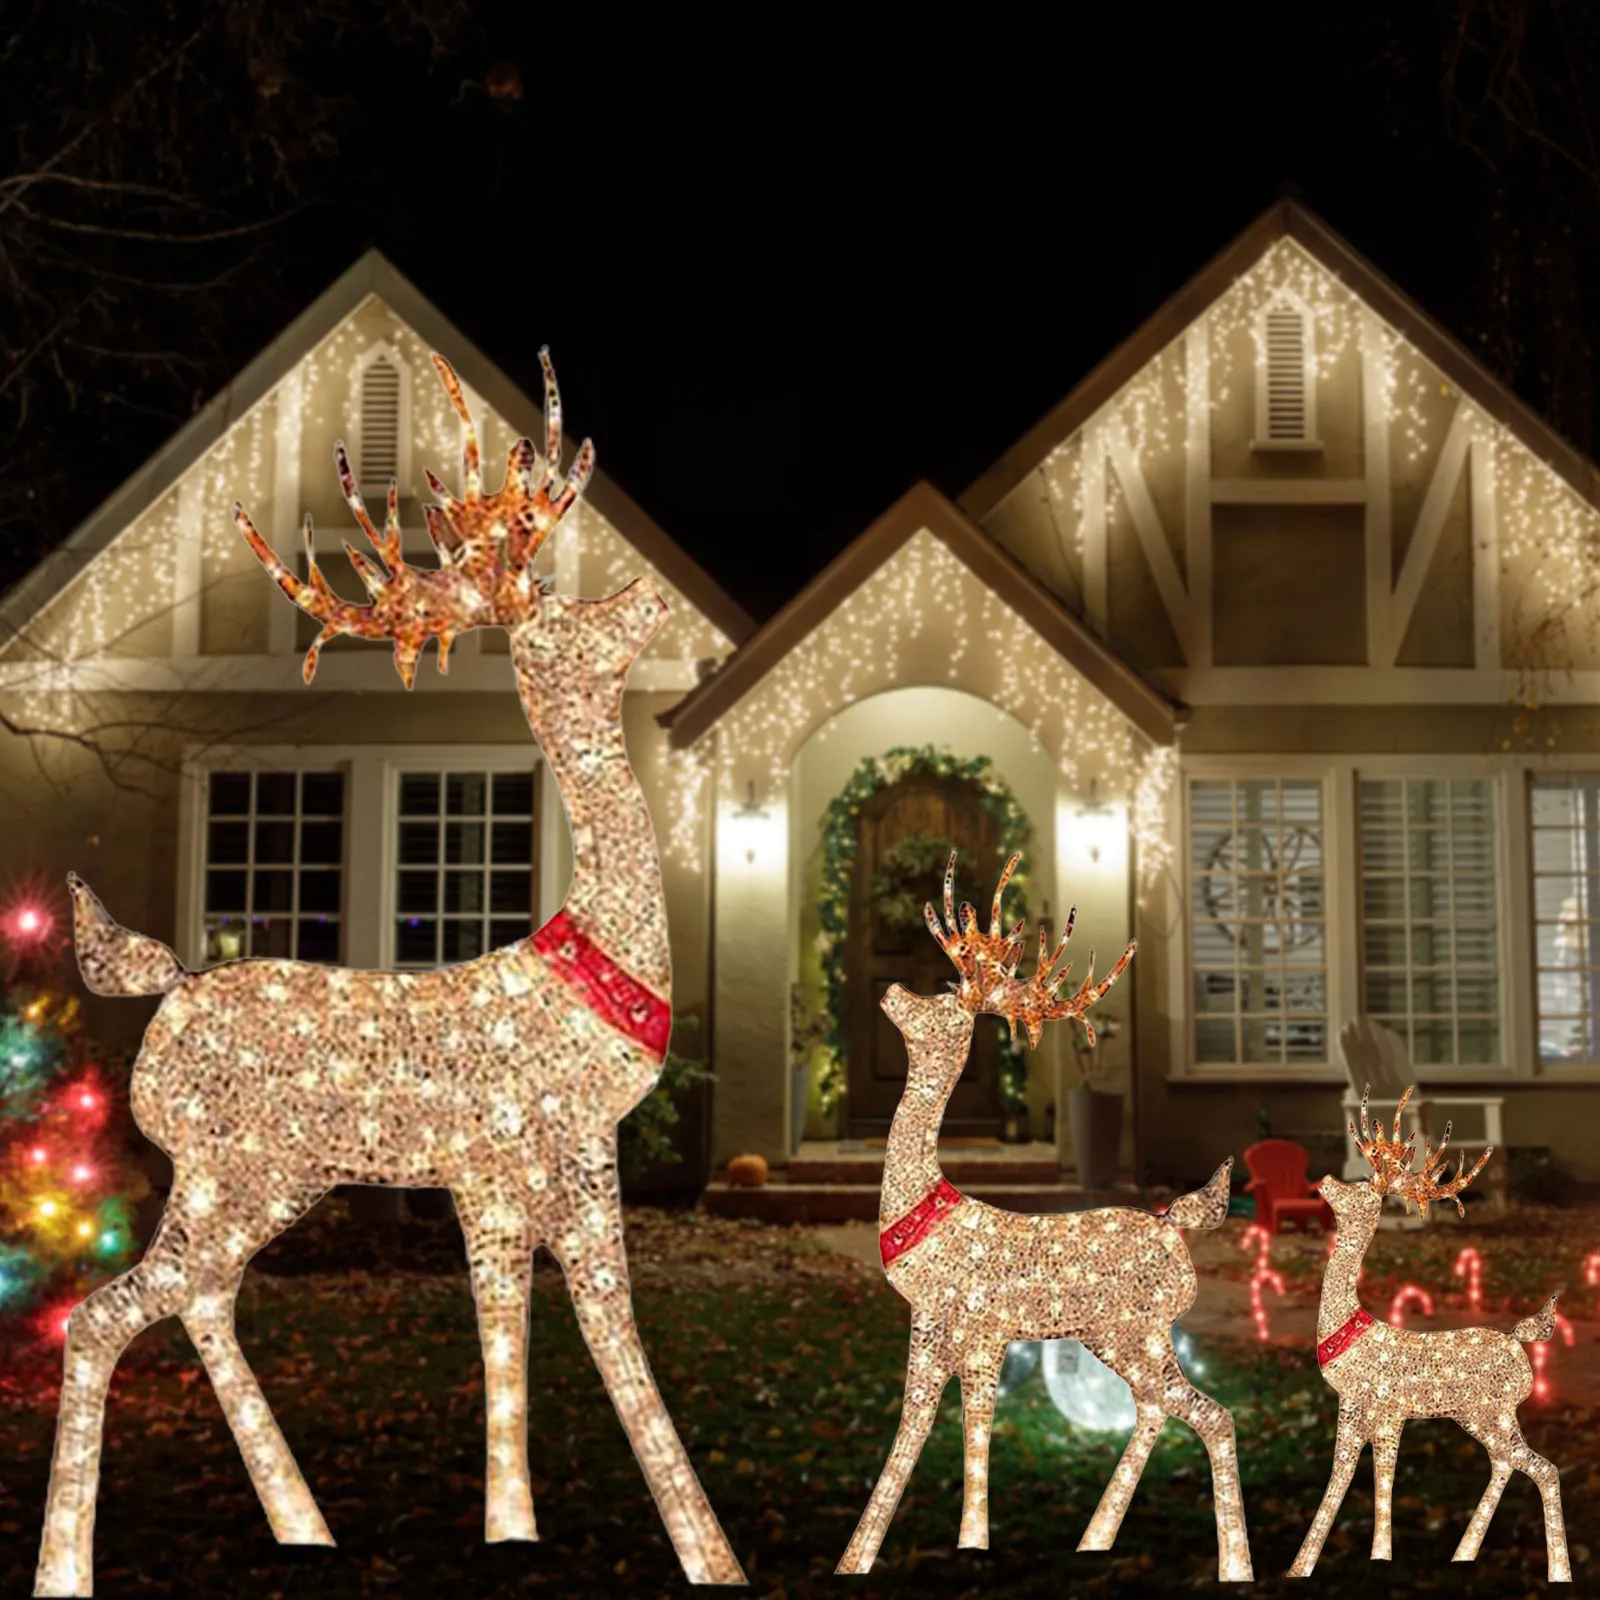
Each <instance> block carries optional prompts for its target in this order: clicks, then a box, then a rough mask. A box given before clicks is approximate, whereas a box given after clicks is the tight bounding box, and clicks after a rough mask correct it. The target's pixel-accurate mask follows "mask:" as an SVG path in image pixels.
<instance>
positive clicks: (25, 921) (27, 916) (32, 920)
mask: <svg viewBox="0 0 1600 1600" xmlns="http://www.w3.org/2000/svg"><path fill="white" fill-rule="evenodd" d="M17 926H18V927H19V928H20V929H21V930H22V931H23V932H24V933H37V932H38V931H39V913H38V912H37V911H35V910H34V909H33V907H32V906H24V907H23V909H22V910H21V911H19V912H18V913H17Z"/></svg>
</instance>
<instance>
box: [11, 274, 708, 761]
mask: <svg viewBox="0 0 1600 1600" xmlns="http://www.w3.org/2000/svg"><path fill="white" fill-rule="evenodd" d="M375 346H387V347H388V349H389V350H390V351H392V352H393V353H394V355H395V356H396V357H397V358H398V359H399V360H400V361H402V362H403V363H405V365H406V366H407V367H408V368H409V371H410V376H411V405H410V418H411V429H410V439H409V444H410V450H411V458H412V460H413V461H416V462H422V461H427V460H434V461H448V460H452V459H454V458H455V457H456V456H457V455H458V454H459V453H460V449H461V424H460V419H459V418H458V417H457V416H456V414H455V412H454V410H453V409H452V407H451V405H450V403H449V401H448V398H447V397H445V396H444V395H442V394H441V393H440V392H439V389H438V385H437V384H434V383H431V382H423V381H419V378H420V377H421V376H423V375H426V374H429V373H431V371H432V368H431V366H430V364H429V353H428V349H427V347H426V346H425V345H424V344H423V342H422V340H420V339H419V338H418V337H417V336H416V335H415V334H414V333H413V332H412V331H411V330H410V329H409V328H408V327H407V326H406V325H405V324H404V323H403V322H402V321H401V320H400V319H399V318H398V317H397V316H396V315H395V314H394V313H393V312H391V311H390V310H389V309H388V308H387V307H386V306H384V305H383V304H382V303H381V302H379V301H377V300H375V299H372V300H368V301H367V302H366V303H365V304H363V305H362V306H359V307H357V309H356V310H355V311H353V312H352V313H351V314H350V315H349V316H348V317H347V318H345V320H344V321H343V322H341V323H340V324H339V325H338V327H336V328H335V329H333V330H332V331H331V332H330V333H329V334H328V335H327V336H326V337H325V338H324V339H322V341H321V342H320V343H318V344H317V345H315V346H314V347H313V348H312V349H311V350H310V351H308V352H307V354H306V355H305V356H303V357H302V358H301V359H300V361H299V362H298V363H297V364H296V365H295V367H294V368H293V370H292V371H291V372H289V373H288V374H286V375H285V376H284V378H283V379H282V380H280V381H279V383H278V384H276V385H275V386H274V387H273V388H272V389H270V390H269V391H268V392H267V393H266V394H265V395H263V396H262V397H261V398H260V399H259V400H258V401H257V402H256V403H255V404H254V405H253V406H252V407H251V408H250V409H249V410H248V411H247V412H245V413H244V414H243V415H242V416H241V417H240V418H239V419H238V420H237V421H236V422H234V423H233V424H232V425H231V426H230V427H229V428H228V430H227V431H226V433H224V434H223V436H222V437H221V438H220V439H219V440H218V441H217V442H216V444H214V445H213V446H212V447H211V448H210V449H209V450H207V451H206V452H205V454H204V455H203V456H201V457H200V459H199V460H198V461H196V462H195V463H194V465H193V466H191V467H190V468H189V469H188V470H187V471H186V472H185V473H184V474H183V475H182V477H181V478H180V479H179V480H178V481H177V482H176V483H174V484H173V485H172V486H171V487H170V488H169V489H168V490H167V491H166V492H165V493H164V494H163V495H162V496H161V497H160V499H158V500H157V501H156V502H155V503H154V504H153V505H151V506H150V507H149V508H148V509H147V510H145V511H144V512H143V513H142V514H141V515H140V516H139V517H137V518H136V519H135V520H134V521H133V522H132V523H130V524H129V526H128V527H127V529H126V530H124V531H123V532H122V533H120V534H119V535H117V537H116V538H115V539H113V541H112V542H111V543H110V544H109V545H108V546H107V547H106V549H105V550H103V551H102V552H101V553H100V554H99V555H97V556H96V557H95V558H94V559H93V560H91V561H90V562H89V563H88V564H87V565H86V566H85V567H84V568H83V570H82V571H81V572H79V573H78V574H76V575H75V576H74V577H73V579H72V580H71V581H70V583H69V584H68V586H67V588H66V589H65V590H63V591H62V593H61V594H59V595H58V596H57V597H56V598H55V599H54V600H52V601H51V603H50V605H49V606H48V608H47V609H46V611H45V612H44V613H43V614H42V615H41V616H39V617H38V618H36V619H35V620H34V621H33V622H32V623H31V624H30V625H29V626H28V628H27V630H26V632H25V635H24V636H23V639H22V640H21V641H19V642H20V644H21V650H20V651H18V650H15V649H14V650H13V652H12V654H13V655H14V657H15V658H16V659H17V660H18V661H19V662H21V661H25V660H27V659H28V657H29V656H32V655H34V654H35V652H36V651H38V650H41V649H42V651H43V653H44V655H43V659H39V660H38V661H37V663H36V664H37V668H38V671H37V674H32V675H30V676H29V678H28V679H27V681H26V682H25V683H24V684H22V685H20V686H19V687H18V689H17V690H16V693H17V695H18V704H19V706H20V709H21V718H20V719H19V720H24V721H26V722H27V723H28V724H30V725H39V724H44V725H46V726H49V727H52V728H61V729H63V730H64V731H73V730H75V729H77V728H79V727H81V726H82V725H84V722H85V717H86V711H87V708H86V706H85V705H84V703H83V702H82V700H81V698H80V695H79V694H75V693H74V690H79V691H81V688H82V683H83V678H82V673H81V669H82V667H83V666H84V665H85V664H87V663H90V662H93V661H94V660H95V659H96V658H98V657H104V656H108V655H109V656H114V657H120V656H145V655H152V654H153V655H163V654H165V653H166V649H167V644H166V641H165V640H164V639H163V638H161V636H160V619H162V618H163V617H166V616H169V615H170V614H171V613H172V611H173V610H174V608H175V607H176V606H178V605H179V604H180V603H182V602H185V601H188V600H191V599H192V598H193V594H192V592H191V591H190V587H189V586H190V584H192V583H193V582H195V581H196V580H195V579H193V578H191V579H188V580H187V581H186V580H185V579H184V578H183V577H182V576H181V564H180V561H179V558H178V557H179V550H180V547H181V543H182V538H183V529H182V527H181V516H180V497H181V496H182V495H183V494H185V493H192V494H193V495H194V496H195V497H196V498H197V500H198V503H199V506H200V522H199V542H200V561H199V567H200V574H199V577H198V582H199V583H200V586H201V589H202V591H210V590H211V589H212V588H213V586H214V585H215V584H216V583H217V582H218V581H219V580H224V579H227V578H229V577H231V576H233V575H234V574H235V573H238V574H243V575H245V576H246V577H249V575H250V566H251V557H250V553H249V551H248V550H247V549H245V548H244V547H243V546H242V544H241V542H240V540H239V537H238V534H237V533H236V531H235V530H234V528H233V525H232V523H231V522H230V521H229V520H228V518H227V517H226V516H225V515H219V512H218V508H219V507H220V508H222V509H223V510H225V509H226V507H228V506H229V505H231V504H232V503H233V502H234V501H236V500H243V501H245V502H246V503H248V504H251V505H256V506H263V505H268V504H270V503H272V501H273V499H274V489H275V479H276V478H277V476H278V473H277V436H278V427H277V408H278V406H279V404H280V403H282V404H285V405H293V406H294V407H295V408H296V410H297V412H298V413H299V416H298V421H297V422H296V423H295V424H294V425H292V426H291V427H290V429H289V433H290V435H291V436H292V437H293V438H294V439H295V440H297V441H298V442H299V447H298V454H299V456H300V457H301V459H302V460H304V462H305V464H306V465H307V466H308V467H313V468H314V467H317V466H319V465H320V466H326V464H327V462H328V461H331V459H332V450H333V444H334V440H335V438H336V437H338V436H340V435H343V434H346V433H348V432H349V429H350V425H351V422H352V420H353V419H354V418H357V417H359V416H360V415H361V374H362V370H363V362H362V357H363V356H364V355H365V354H366V353H367V352H368V351H369V350H371V349H372V348H373V347H375ZM341 376H343V378H344V379H345V381H344V382H343V383H340V381H339V379H340V377H341ZM474 402H475V405H476V407H477V410H478V414H479V416H480V418H481V422H480V437H481V439H482V442H483V447H484V450H485V452H486V455H487V456H488V457H490V458H498V459H502V460H503V459H504V456H505V453H506V451H507V450H508V449H509V448H510V446H511V444H512V443H513V442H514V440H515V438H516V430H515V429H513V428H512V426H511V425H510V424H509V423H508V422H506V421H505V419H504V418H502V417H500V416H499V415H497V414H496V413H495V412H494V411H493V410H492V409H491V408H490V407H489V406H487V405H486V404H484V402H483V401H482V399H481V397H477V396H474ZM296 464H297V465H298V463H296ZM413 476H414V477H415V479H416V480H417V481H416V482H415V483H412V484H403V485H402V486H401V487H402V490H403V491H404V490H405V489H408V488H409V489H411V490H412V491H413V492H415V491H416V489H417V487H418V484H420V482H421V477H422V474H421V471H420V468H419V469H418V470H416V472H415V473H414V474H413ZM293 477H294V480H295V487H296V492H297V493H299V492H301V475H300V473H299V472H298V471H297V472H295V473H294V474H293ZM304 492H306V493H308V494H312V495H315V494H316V493H317V492H318V487H317V485H316V482H315V480H314V479H312V478H310V477H309V476H308V477H307V478H306V480H305V489H304ZM337 506H338V509H337V510H335V508H334V507H333V506H330V507H329V508H328V511H329V513H332V516H333V520H330V518H329V515H328V514H326V513H325V515H324V517H323V518H322V519H321V520H322V522H323V524H324V525H326V526H327V527H329V528H330V529H332V530H333V531H334V532H335V533H341V532H348V533H349V534H350V536H351V537H352V538H354V537H355V530H354V524H350V525H349V526H348V528H347V527H345V525H344V524H343V523H342V522H341V521H339V520H337V519H338V516H339V514H340V513H341V512H342V510H343V507H342V502H339V503H337ZM293 509H294V512H295V516H294V524H295V526H296V528H297V529H298V526H299V521H300V512H301V511H302V510H303V509H304V508H303V507H302V506H300V505H299V504H297V505H296V506H295V507H294V508H293ZM571 522H572V525H571V526H569V527H566V528H564V529H563V531H562V537H563V539H564V540H566V541H567V542H568V544H569V545H570V546H571V547H572V548H571V551H570V557H571V559H573V560H579V559H581V560H584V562H585V566H586V574H585V576H586V584H587V587H588V588H590V589H592V590H593V592H594V595H595V596H598V595H600V594H602V593H605V594H609V593H611V592H613V591H615V590H617V589H620V588H622V587H623V586H624V585H625V584H626V583H628V582H630V581H632V580H633V579H634V578H636V577H640V576H643V577H644V578H646V579H647V580H648V581H649V582H650V583H652V584H653V585H654V586H655V587H656V589H657V590H658V591H659V592H660V594H661V595H662V597H663V599H665V600H666V602H667V605H668V608H669V614H668V618H667V622H666V625H665V626H664V627H663V628H662V630H661V633H660V634H659V635H658V636H657V638H656V640H655V641H654V642H653V644H652V645H651V647H650V648H649V650H648V651H647V652H646V658H647V659H651V660H663V659H665V660H675V661H678V662H680V663H682V664H683V665H685V666H690V667H692V666H693V664H694V663H695V662H696V661H698V660H702V659H705V658H707V657H713V658H717V659H721V658H722V657H723V656H725V655H727V654H728V652H729V651H730V650H731V649H732V648H733V645H732V641H731V640H729V639H728V638H727V636H726V635H725V634H723V633H722V632H721V630H720V629H718V628H717V627H716V626H715V625H714V624H712V623H711V622H710V621H708V620H707V619H706V618H705V617H703V616H702V615H701V614H700V613H699V612H698V611H697V610H696V609H695V608H694V606H693V605H692V604H691V603H690V602H689V601H688V600H687V599H686V598H685V596H684V595H683V594H682V592H681V591H679V590H678V589H677V588H675V587H674V586H673V585H672V584H671V583H670V582H669V581H668V580H667V579H666V578H664V577H663V576H662V574H661V573H660V572H658V571H656V569H655V568H654V567H652V566H651V565H650V563H649V562H648V561H646V560H645V559H644V558H643V557H642V556H641V555H639V554H638V553H637V552H636V551H635V550H634V549H633V547H632V546H631V545H629V544H628V543H627V541H626V540H625V539H624V538H623V537H622V536H621V535H620V534H619V533H617V531H616V530H615V529H613V528H612V527H611V526H610V525H609V524H608V523H607V522H606V521H605V520H604V519H603V518H602V517H601V516H600V515H599V514H598V513H597V512H596V511H595V510H594V509H593V508H592V507H586V508H585V510H584V514H583V516H582V518H581V525H580V519H578V518H573V519H571ZM419 542H421V541H419ZM551 559H552V558H551V555H550V553H549V552H546V553H545V557H544V562H543V566H544V569H545V570H548V568H549V566H550V565H551ZM328 565H329V567H330V569H331V570H332V573H333V577H332V581H333V583H334V584H335V586H336V587H339V588H341V589H348V590H349V591H350V593H351V595H352V596H353V597H357V598H359V596H360V588H359V585H356V584H354V583H353V582H343V583H342V582H341V575H344V576H348V575H347V574H343V558H342V557H340V558H339V559H338V560H337V561H333V560H330V561H329V563H328ZM180 584H181V585H182V586H183V592H182V593H180V592H179V589H180ZM250 593H251V596H252V601H251V604H252V607H253V608H254V609H255V610H259V613H260V620H261V629H262V631H263V636H264V629H265V626H266V621H265V619H266V617H267V615H268V613H267V610H266V597H261V596H259V595H258V594H257V592H256V590H255V589H254V587H252V589H251V591H250ZM258 599H259V601H260V604H259V606H257V605H256V601H257V600H258ZM145 629H151V630H153V631H151V632H150V633H149V635H148V637H149V639H150V643H149V644H145V643H144V641H143V640H140V639H139V638H138V637H137V636H138V635H139V633H140V632H141V631H142V630H145ZM130 645H131V648H129V646H130ZM30 647H31V648H30Z"/></svg>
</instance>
